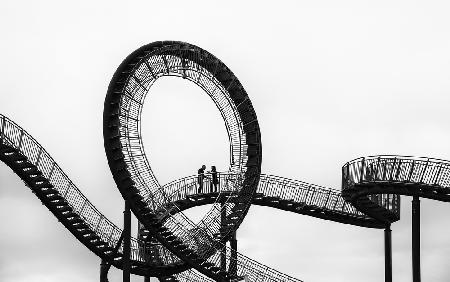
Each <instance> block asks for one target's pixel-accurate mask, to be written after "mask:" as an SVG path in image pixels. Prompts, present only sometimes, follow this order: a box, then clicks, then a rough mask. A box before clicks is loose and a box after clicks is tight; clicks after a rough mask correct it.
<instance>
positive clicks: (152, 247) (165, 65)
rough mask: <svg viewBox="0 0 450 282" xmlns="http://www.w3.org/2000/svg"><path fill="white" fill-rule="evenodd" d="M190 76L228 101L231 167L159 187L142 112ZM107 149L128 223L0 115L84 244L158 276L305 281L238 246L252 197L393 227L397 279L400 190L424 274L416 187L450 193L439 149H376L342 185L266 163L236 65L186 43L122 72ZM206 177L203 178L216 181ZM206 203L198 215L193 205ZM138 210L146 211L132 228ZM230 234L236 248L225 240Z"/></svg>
mask: <svg viewBox="0 0 450 282" xmlns="http://www.w3.org/2000/svg"><path fill="white" fill-rule="evenodd" d="M163 76H177V77H181V78H183V79H188V80H190V81H192V82H193V83H195V84H196V85H198V86H199V87H201V88H202V89H203V90H204V92H206V93H207V94H208V95H209V96H210V97H211V99H212V100H213V101H214V103H215V105H216V107H217V108H218V109H219V111H220V113H221V115H222V117H223V120H224V122H225V126H226V129H227V132H228V138H229V142H230V167H229V170H228V171H227V172H224V173H220V174H219V184H218V189H217V190H211V189H205V191H202V193H199V191H198V189H197V185H198V184H197V176H196V175H194V176H189V177H185V178H181V179H179V180H175V181H173V182H170V183H168V184H165V185H161V184H160V183H159V182H158V180H157V179H156V177H155V175H154V174H153V172H152V170H151V167H150V164H149V158H148V154H146V152H144V147H143V144H142V138H141V131H140V129H141V112H142V107H143V104H144V100H145V97H146V95H147V93H148V92H149V90H150V88H151V86H152V85H153V83H154V82H155V81H156V80H157V79H158V78H160V77H163ZM103 124H104V128H103V135H104V147H105V152H106V156H107V159H108V164H109V167H110V170H111V173H112V175H113V177H114V180H115V183H116V185H117V188H118V189H119V191H120V193H121V194H122V197H123V199H124V201H125V212H124V229H123V230H122V229H120V228H119V227H118V226H116V225H115V224H114V223H112V222H111V221H110V220H109V219H108V218H106V217H105V216H104V215H103V214H102V213H101V212H100V211H98V210H97V209H96V208H95V206H94V205H93V204H92V203H91V202H90V201H89V200H88V199H87V198H86V197H85V196H84V195H83V194H82V193H81V191H80V190H79V189H78V188H77V187H76V186H75V184H74V183H73V182H72V181H71V180H70V179H69V177H68V176H67V175H66V174H65V173H64V172H63V170H62V169H61V168H60V167H59V166H58V164H57V163H56V162H55V161H54V160H53V158H52V157H51V156H50V155H49V154H48V153H47V151H46V150H45V149H44V148H43V147H42V146H41V145H40V144H39V143H38V142H37V141H36V140H35V139H34V138H33V137H32V136H31V135H29V134H28V133H27V132H26V131H25V130H24V129H22V128H21V127H20V126H18V125H17V124H16V123H14V122H13V121H11V120H10V119H9V118H7V117H5V116H3V115H0V159H1V160H2V161H3V162H4V163H5V164H6V165H8V166H9V167H10V168H11V169H12V170H13V171H14V172H15V173H16V174H17V175H18V176H19V177H20V178H21V179H22V180H23V181H24V182H25V183H26V185H27V186H28V187H29V188H30V189H31V190H32V191H33V193H34V194H35V195H36V196H37V197H38V198H39V199H40V200H41V201H42V203H43V204H44V205H45V206H46V207H47V208H48V209H49V210H50V211H51V212H52V213H53V214H54V215H55V216H56V218H58V220H59V221H60V222H61V223H62V224H63V225H64V226H65V227H66V228H67V230H69V231H70V232H71V233H72V234H73V235H74V236H75V237H76V238H77V239H78V240H79V241H80V242H81V243H82V244H84V245H85V246H86V247H87V248H88V249H89V250H91V251H92V252H93V253H95V254H96V255H97V256H99V257H100V258H101V261H102V262H101V274H100V280H101V281H107V280H108V278H107V273H108V270H109V269H110V267H111V266H114V267H117V268H119V269H123V279H124V281H129V279H130V273H133V274H136V275H141V276H144V277H145V280H146V281H149V279H150V278H149V277H157V278H158V279H159V280H160V281H242V280H245V281H265V282H275V281H300V280H298V279H296V278H293V277H290V276H288V275H286V274H282V273H280V272H278V271H276V270H274V269H272V268H270V267H267V266H265V265H262V264H261V263H258V262H257V261H255V260H252V259H251V258H249V257H247V256H245V255H242V254H240V253H239V252H237V241H236V233H235V232H236V230H237V229H238V227H239V226H240V224H241V223H242V221H243V219H244V217H245V215H246V214H247V212H248V210H249V207H250V205H251V204H255V205H261V206H268V207H273V208H278V209H281V210H285V211H290V212H294V213H298V214H303V215H308V216H313V217H317V218H322V219H326V220H332V221H335V222H340V223H345V224H352V225H356V226H362V227H368V228H379V229H383V228H384V229H385V256H386V257H385V265H386V271H385V277H386V281H392V270H391V231H390V224H391V223H393V222H395V221H397V220H399V219H400V195H408V196H413V199H414V200H413V277H414V281H415V282H417V281H420V251H419V250H420V249H419V240H420V239H419V238H420V237H419V236H420V235H419V234H420V232H419V224H420V223H419V216H420V205H419V197H423V198H429V199H434V200H438V201H444V202H448V201H450V163H449V162H447V161H443V160H437V159H431V158H413V157H403V156H374V157H365V158H359V159H355V160H353V161H350V162H348V163H346V164H345V165H344V166H343V168H342V192H339V191H336V190H333V189H328V188H325V187H320V186H317V185H313V184H308V183H304V182H301V181H297V180H291V179H287V178H283V177H278V176H273V175H266V174H262V173H261V161H262V146H261V134H260V128H259V124H258V120H257V117H256V112H255V110H254V108H253V106H252V103H251V101H250V98H249V96H248V95H247V93H246V91H245V90H244V88H243V86H242V85H241V83H240V82H239V80H238V79H237V78H236V76H235V75H234V74H233V73H232V72H231V70H230V69H228V67H227V66H226V65H225V64H224V63H222V62H221V61H220V60H219V59H217V58H216V57H215V56H213V55H212V54H210V53H208V52H207V51H205V50H203V49H201V48H199V47H197V46H194V45H191V44H188V43H184V42H176V41H163V42H154V43H151V44H148V45H145V46H143V47H141V48H139V49H137V50H136V51H134V52H133V53H132V54H130V55H129V56H128V57H127V58H126V59H125V60H124V61H123V62H122V64H121V65H120V66H119V68H118V69H117V71H116V72H115V74H114V76H113V78H112V80H111V83H110V85H109V88H108V92H107V95H106V99H105V104H104V116H103ZM209 181H210V180H209V179H208V178H206V179H205V183H204V186H205V187H209V185H210V183H209ZM206 204H209V205H211V206H212V208H211V209H210V210H209V212H208V213H207V214H206V215H205V216H204V217H203V218H202V220H200V221H199V222H198V223H194V222H192V221H191V220H190V219H189V218H188V217H187V216H185V214H184V213H183V211H184V210H186V209H189V208H192V207H196V206H200V205H206ZM130 212H133V213H134V215H135V216H136V217H137V219H138V220H139V232H138V236H137V238H132V237H131V235H130V234H131V232H130V229H131V224H130ZM228 242H229V246H228V244H227V243H228Z"/></svg>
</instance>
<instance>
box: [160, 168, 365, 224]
mask: <svg viewBox="0 0 450 282" xmlns="http://www.w3.org/2000/svg"><path fill="white" fill-rule="evenodd" d="M220 176H221V177H220V182H219V185H218V190H216V189H214V187H213V189H211V177H210V175H208V176H207V180H206V182H205V183H206V187H210V188H209V189H206V190H204V191H203V192H205V193H212V192H220V193H224V192H229V191H230V189H233V186H232V185H230V184H229V180H228V178H229V177H230V176H236V177H238V176H239V175H238V174H236V175H235V174H231V175H230V174H223V173H221V174H220ZM163 187H164V189H165V191H170V194H169V193H168V195H169V196H168V197H169V199H170V200H171V201H172V202H174V201H178V200H184V199H186V198H187V197H188V196H194V195H199V189H198V184H197V182H196V176H195V175H193V176H188V177H184V178H181V179H179V180H175V181H172V182H170V183H168V184H166V185H164V186H163ZM256 193H258V194H263V197H275V198H277V199H280V200H288V201H292V202H295V203H301V204H305V205H308V206H316V207H318V208H320V209H327V210H330V211H334V212H340V213H345V214H348V215H353V216H355V217H364V218H367V216H366V215H364V214H363V213H361V212H360V211H358V210H357V209H356V208H355V207H354V206H353V205H352V204H350V203H349V202H347V201H345V199H344V198H343V197H342V195H341V193H340V191H337V190H333V189H329V188H326V187H322V186H319V185H314V184H310V183H306V182H302V181H299V180H293V179H289V178H284V177H280V176H275V175H267V174H261V178H260V181H259V185H258V188H257V190H256Z"/></svg>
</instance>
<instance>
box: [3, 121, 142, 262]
mask: <svg viewBox="0 0 450 282" xmlns="http://www.w3.org/2000/svg"><path fill="white" fill-rule="evenodd" d="M0 139H1V141H2V142H1V143H2V144H3V145H7V146H10V147H12V148H14V149H16V150H17V151H19V152H20V153H21V154H22V155H23V156H25V157H26V158H27V160H28V162H30V163H31V164H32V165H34V166H36V167H37V169H38V170H39V171H40V172H42V176H43V177H45V178H46V179H47V180H48V181H49V182H50V183H51V184H52V185H53V186H54V189H56V190H57V191H58V193H59V194H60V195H61V196H63V197H64V199H65V201H66V202H67V203H68V205H69V206H70V207H71V208H72V209H73V212H74V213H76V214H77V215H79V216H80V218H82V219H83V221H84V222H85V223H86V224H87V225H88V226H89V228H90V229H91V230H92V231H93V232H94V233H95V234H96V235H98V237H100V239H101V240H102V241H103V242H105V243H107V245H108V246H109V247H111V248H114V247H115V246H116V244H117V243H118V241H119V238H120V236H121V234H122V230H121V229H120V228H119V227H117V226H116V225H115V224H114V223H112V222H111V221H110V220H109V219H108V218H106V217H105V216H104V215H103V214H102V213H100V212H99V211H98V210H97V209H96V208H95V206H94V205H93V204H92V203H91V202H90V201H89V200H88V199H87V198H86V197H85V196H84V195H83V194H82V193H81V191H80V190H79V189H78V188H77V187H76V186H75V184H74V183H73V182H72V181H71V180H70V179H69V177H68V176H67V175H66V174H65V173H64V171H63V170H62V169H61V168H60V166H59V165H58V164H57V163H56V162H55V161H54V160H53V158H52V157H51V156H50V154H49V153H48V152H47V151H46V150H45V149H44V148H43V147H42V146H41V145H40V144H39V143H38V142H37V141H36V140H35V139H34V138H33V137H32V136H31V135H30V134H28V132H26V131H25V130H24V129H22V128H21V127H20V126H18V125H17V124H16V123H15V122H13V121H12V120H10V119H9V118H7V117H5V116H3V115H0ZM131 249H132V251H131V254H130V258H131V259H132V260H135V261H144V258H145V257H146V253H147V250H146V249H145V245H144V242H143V241H140V240H137V239H136V238H132V240H131ZM119 252H120V253H121V252H122V245H121V247H120V248H119Z"/></svg>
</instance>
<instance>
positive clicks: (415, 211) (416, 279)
mask: <svg viewBox="0 0 450 282" xmlns="http://www.w3.org/2000/svg"><path fill="white" fill-rule="evenodd" d="M412 276H413V282H420V199H419V196H413V200H412Z"/></svg>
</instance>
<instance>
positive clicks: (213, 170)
mask: <svg viewBox="0 0 450 282" xmlns="http://www.w3.org/2000/svg"><path fill="white" fill-rule="evenodd" d="M211 176H212V182H211V192H217V185H218V184H219V178H218V177H217V170H216V166H214V165H213V166H211Z"/></svg>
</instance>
